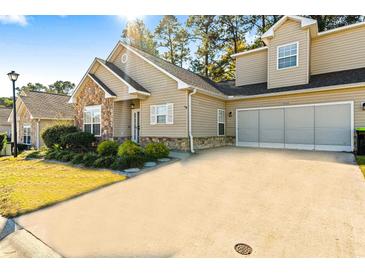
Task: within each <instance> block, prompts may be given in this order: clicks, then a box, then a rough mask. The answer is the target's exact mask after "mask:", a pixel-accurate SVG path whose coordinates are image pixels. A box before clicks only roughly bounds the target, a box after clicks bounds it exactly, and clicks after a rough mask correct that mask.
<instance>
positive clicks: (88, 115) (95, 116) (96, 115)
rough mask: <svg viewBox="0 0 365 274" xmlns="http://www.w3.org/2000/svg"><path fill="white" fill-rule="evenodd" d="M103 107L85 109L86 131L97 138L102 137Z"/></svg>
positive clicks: (87, 107)
mask: <svg viewBox="0 0 365 274" xmlns="http://www.w3.org/2000/svg"><path fill="white" fill-rule="evenodd" d="M100 125H101V106H100V105H98V106H86V107H85V108H84V131H85V132H90V133H92V134H94V135H95V136H101V126H100Z"/></svg>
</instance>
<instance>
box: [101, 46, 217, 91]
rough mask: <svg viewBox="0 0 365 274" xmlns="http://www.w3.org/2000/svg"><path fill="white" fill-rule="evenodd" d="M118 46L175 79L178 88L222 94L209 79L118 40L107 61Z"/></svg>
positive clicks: (111, 58)
mask: <svg viewBox="0 0 365 274" xmlns="http://www.w3.org/2000/svg"><path fill="white" fill-rule="evenodd" d="M120 47H123V48H126V49H127V50H129V51H131V52H132V53H134V54H135V55H136V56H138V57H139V58H141V59H143V60H144V61H145V62H147V63H148V64H150V65H151V66H153V67H155V68H156V69H158V70H159V71H161V72H162V73H164V74H165V75H167V76H168V77H170V78H171V79H173V80H175V81H176V82H177V88H178V89H188V88H191V89H193V88H197V89H200V90H203V91H208V92H211V93H215V94H216V95H222V93H221V92H220V91H219V90H218V89H217V88H216V87H215V86H214V85H212V84H211V81H210V80H209V79H206V78H204V77H202V76H200V75H198V74H195V73H193V72H191V71H189V70H186V69H184V68H181V67H178V66H176V65H174V64H172V63H170V62H168V61H166V60H164V59H162V58H159V57H156V56H153V55H151V54H149V53H146V52H144V51H142V50H140V49H137V48H134V47H132V46H129V45H126V44H124V43H122V42H120V41H119V42H118V43H117V45H116V46H115V47H114V49H113V51H112V52H111V54H110V55H109V57H108V58H107V61H110V62H112V61H113V58H114V57H115V53H116V52H117V51H118V49H119V48H120Z"/></svg>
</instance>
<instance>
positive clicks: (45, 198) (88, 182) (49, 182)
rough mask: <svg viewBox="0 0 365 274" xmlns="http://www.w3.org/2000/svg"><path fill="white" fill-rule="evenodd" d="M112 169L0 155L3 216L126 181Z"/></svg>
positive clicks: (10, 215) (13, 214) (21, 212)
mask: <svg viewBox="0 0 365 274" xmlns="http://www.w3.org/2000/svg"><path fill="white" fill-rule="evenodd" d="M125 179H126V177H125V176H123V175H120V174H117V173H114V172H112V171H109V170H95V169H86V168H78V167H72V166H70V165H67V164H61V163H52V162H46V161H43V160H25V159H24V158H22V157H18V158H12V157H2V158H0V215H2V216H4V217H16V216H19V215H21V214H24V213H28V212H31V211H35V210H37V209H40V208H43V207H46V206H49V205H52V204H55V203H58V202H62V201H65V200H68V199H70V198H73V197H76V196H79V195H81V194H83V193H87V192H90V191H92V190H95V189H98V188H100V187H103V186H107V185H110V184H113V183H116V182H120V181H123V180H125Z"/></svg>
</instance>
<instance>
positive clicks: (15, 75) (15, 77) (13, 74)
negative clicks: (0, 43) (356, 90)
mask: <svg viewBox="0 0 365 274" xmlns="http://www.w3.org/2000/svg"><path fill="white" fill-rule="evenodd" d="M8 76H9V79H10V81H12V82H13V134H14V135H13V136H14V137H13V138H14V157H17V156H18V136H17V132H16V128H17V125H16V102H15V81H16V80H18V76H19V74H18V73H16V72H15V71H14V70H12V71H11V72H9V73H8Z"/></svg>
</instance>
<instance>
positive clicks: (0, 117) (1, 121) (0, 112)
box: [0, 107, 11, 125]
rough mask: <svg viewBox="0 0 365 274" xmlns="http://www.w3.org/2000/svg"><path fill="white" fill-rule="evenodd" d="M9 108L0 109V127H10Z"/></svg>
mask: <svg viewBox="0 0 365 274" xmlns="http://www.w3.org/2000/svg"><path fill="white" fill-rule="evenodd" d="M10 113H11V108H5V107H0V125H10V123H9V122H8V118H9V115H10Z"/></svg>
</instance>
